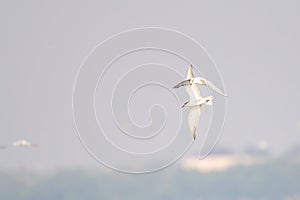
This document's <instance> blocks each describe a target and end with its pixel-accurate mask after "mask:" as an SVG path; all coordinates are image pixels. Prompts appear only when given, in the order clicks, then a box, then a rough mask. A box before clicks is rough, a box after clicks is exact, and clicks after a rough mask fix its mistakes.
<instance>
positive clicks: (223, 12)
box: [0, 0, 300, 168]
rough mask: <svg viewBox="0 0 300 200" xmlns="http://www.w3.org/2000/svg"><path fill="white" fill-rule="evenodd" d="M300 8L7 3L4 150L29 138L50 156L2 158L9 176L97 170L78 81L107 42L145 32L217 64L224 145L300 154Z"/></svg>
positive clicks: (1, 40) (31, 153)
mask: <svg viewBox="0 0 300 200" xmlns="http://www.w3.org/2000/svg"><path fill="white" fill-rule="evenodd" d="M299 6H300V3H299V2H298V1H291V0H289V1H271V0H269V1H258V0H255V1H247V2H245V1H231V0H230V1H192V2H183V1H143V2H141V1H118V2H116V1H109V2H108V1H107V2H104V1H97V2H96V1H81V2H79V1H47V2H42V1H32V0H29V1H2V2H1V3H0V24H1V37H0V44H1V45H0V53H1V59H0V66H1V67H0V91H1V101H0V102H1V103H0V109H1V112H0V120H1V126H0V141H1V144H8V143H11V142H12V141H14V140H15V139H19V138H25V139H28V140H30V141H32V142H34V143H39V144H40V145H41V147H40V148H39V150H32V149H26V150H22V151H20V150H19V149H6V150H2V151H0V163H1V166H2V167H7V166H18V165H19V166H23V165H24V166H30V165H32V164H34V165H36V166H40V167H41V168H43V167H47V166H49V167H52V166H60V167H64V166H81V165H95V163H96V162H95V161H94V160H93V159H92V158H91V157H90V156H89V155H88V154H87V153H86V151H85V150H84V149H83V147H82V145H81V144H80V142H79V140H78V138H77V135H76V131H75V126H74V123H73V118H72V105H71V103H72V102H71V97H72V87H73V82H74V80H75V76H76V72H77V70H78V68H79V66H80V64H81V62H82V61H83V59H84V58H85V57H86V56H87V54H88V53H89V51H90V50H91V49H92V48H94V47H95V45H97V44H98V43H99V42H101V41H103V40H105V39H106V38H107V37H109V36H111V35H112V34H116V33H118V32H120V31H124V30H127V29H132V28H137V27H145V26H156V27H166V28H170V29H175V30H178V31H180V32H183V33H185V34H187V35H189V36H191V37H193V38H194V39H196V40H197V41H198V42H199V43H201V44H202V45H203V46H204V47H205V48H206V50H207V51H208V52H209V53H210V55H211V57H212V58H213V60H214V61H215V63H216V64H217V66H218V68H219V70H220V72H221V74H222V77H223V80H224V84H225V87H226V91H227V93H228V95H229V98H228V103H227V118H226V124H225V128H224V131H223V136H222V138H221V140H220V142H219V144H218V145H220V146H228V147H230V148H233V149H236V150H242V149H243V148H245V147H246V146H249V145H254V144H256V143H258V142H259V141H261V140H265V141H267V142H268V143H269V145H270V148H271V150H272V152H274V153H276V154H280V153H282V152H284V151H286V150H287V149H288V148H290V147H292V146H294V145H297V144H300V130H299V122H300V114H299V111H300V106H299V102H300V95H299V89H298V87H299V85H300V79H299V78H298V76H299V73H300V67H299V66H300V59H299V52H300V38H299V35H300V27H299V18H300V13H299ZM171 82H172V81H171ZM1 144H0V145H1ZM1 166H0V167H1Z"/></svg>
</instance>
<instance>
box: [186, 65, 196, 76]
mask: <svg viewBox="0 0 300 200" xmlns="http://www.w3.org/2000/svg"><path fill="white" fill-rule="evenodd" d="M191 78H194V74H193V66H192V65H191V66H190V67H189V69H188V72H187V75H186V79H191Z"/></svg>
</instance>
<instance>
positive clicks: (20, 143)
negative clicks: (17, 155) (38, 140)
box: [0, 140, 39, 149]
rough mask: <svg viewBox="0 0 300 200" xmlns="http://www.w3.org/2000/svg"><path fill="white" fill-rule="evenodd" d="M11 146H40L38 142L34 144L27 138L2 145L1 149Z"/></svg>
mask: <svg viewBox="0 0 300 200" xmlns="http://www.w3.org/2000/svg"><path fill="white" fill-rule="evenodd" d="M10 146H12V147H39V145H38V144H32V143H30V142H28V141H27V140H16V141H15V142H13V143H12V144H11V145H7V146H3V145H1V146H0V149H6V148H8V147H10Z"/></svg>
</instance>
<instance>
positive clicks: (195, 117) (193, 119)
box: [188, 106, 202, 140]
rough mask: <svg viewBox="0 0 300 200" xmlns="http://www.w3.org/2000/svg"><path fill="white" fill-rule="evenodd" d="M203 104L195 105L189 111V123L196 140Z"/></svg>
mask: <svg viewBox="0 0 300 200" xmlns="http://www.w3.org/2000/svg"><path fill="white" fill-rule="evenodd" d="M201 109H202V108H201V106H193V107H191V110H190V112H189V116H188V123H189V127H190V131H191V134H192V136H193V138H194V140H195V138H196V132H197V128H198V125H199V120H200V115H201Z"/></svg>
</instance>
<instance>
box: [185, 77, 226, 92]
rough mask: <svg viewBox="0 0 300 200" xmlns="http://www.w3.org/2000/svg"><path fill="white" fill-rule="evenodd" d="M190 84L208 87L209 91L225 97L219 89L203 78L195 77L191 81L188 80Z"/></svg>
mask: <svg viewBox="0 0 300 200" xmlns="http://www.w3.org/2000/svg"><path fill="white" fill-rule="evenodd" d="M190 82H192V83H196V84H199V85H207V86H208V87H210V88H211V89H213V90H214V91H216V92H217V93H219V94H220V95H222V96H227V95H226V94H224V92H223V91H222V90H221V89H219V88H218V87H217V86H215V85H214V84H213V83H212V82H211V81H209V80H206V79H204V78H201V77H195V78H194V79H193V80H192V81H191V80H190Z"/></svg>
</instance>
